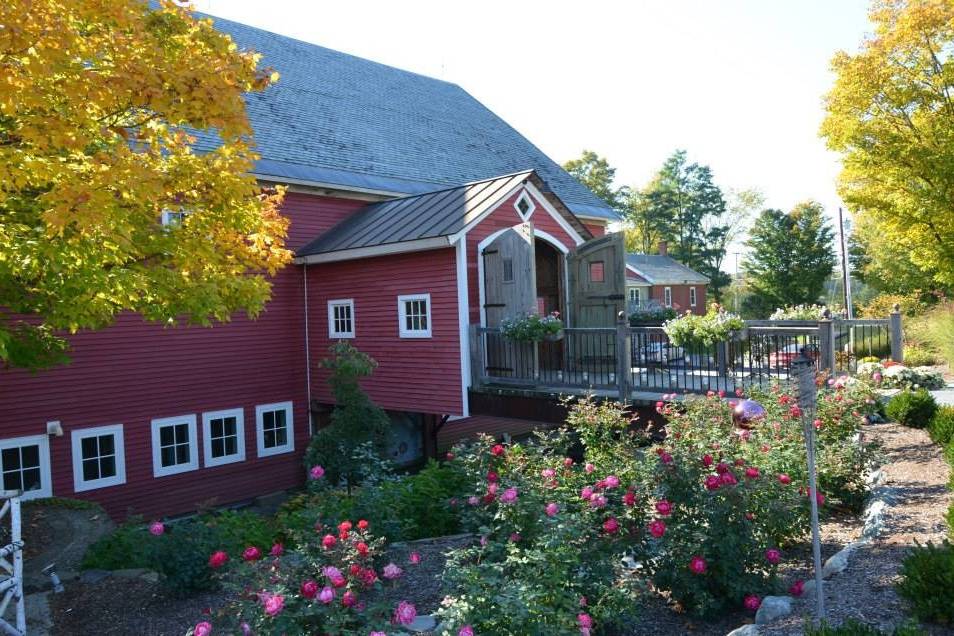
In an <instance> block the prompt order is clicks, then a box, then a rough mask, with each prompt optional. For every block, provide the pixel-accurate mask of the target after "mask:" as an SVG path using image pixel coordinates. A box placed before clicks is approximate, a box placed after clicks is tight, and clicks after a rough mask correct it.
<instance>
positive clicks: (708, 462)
mask: <svg viewBox="0 0 954 636" xmlns="http://www.w3.org/2000/svg"><path fill="white" fill-rule="evenodd" d="M702 465H703V466H705V467H706V468H708V467H709V466H712V455H710V454H709V453H706V454H705V455H703V456H702Z"/></svg>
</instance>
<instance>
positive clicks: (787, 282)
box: [743, 201, 835, 316]
mask: <svg viewBox="0 0 954 636" xmlns="http://www.w3.org/2000/svg"><path fill="white" fill-rule="evenodd" d="M832 238H833V233H832V229H831V227H830V226H829V225H828V223H827V221H826V219H825V215H824V211H823V208H822V206H821V204H819V203H815V202H813V201H806V202H804V203H799V204H798V205H796V206H795V208H794V209H793V210H792V211H791V212H789V213H788V214H786V213H784V212H782V211H781V210H775V209H767V210H763V211H762V213H761V214H760V215H759V216H758V218H757V219H756V220H755V224H754V225H753V226H752V231H751V235H750V237H749V240H748V242H747V243H746V245H747V246H748V247H749V248H750V250H751V251H750V252H749V254H748V255H747V257H746V259H745V261H744V262H743V270H744V272H745V275H746V281H747V283H748V286H749V289H750V291H751V296H749V297H748V298H747V299H746V302H747V304H748V306H747V308H746V309H747V312H748V313H753V314H755V315H763V316H768V314H770V313H771V312H772V311H773V310H774V309H776V308H778V307H785V306H786V305H801V304H810V303H815V302H817V301H818V300H819V297H820V296H821V294H822V291H823V290H824V288H825V281H827V280H828V277H829V276H831V273H832V271H833V269H834V266H835V255H834V252H833V251H832Z"/></svg>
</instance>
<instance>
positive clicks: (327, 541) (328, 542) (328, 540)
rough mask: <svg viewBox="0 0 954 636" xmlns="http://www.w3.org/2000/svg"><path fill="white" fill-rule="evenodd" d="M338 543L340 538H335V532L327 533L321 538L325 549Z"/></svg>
mask: <svg viewBox="0 0 954 636" xmlns="http://www.w3.org/2000/svg"><path fill="white" fill-rule="evenodd" d="M336 543H338V540H337V539H335V535H333V534H326V535H325V536H324V537H322V539H321V545H322V547H323V548H324V549H325V550H330V549H331V548H333V547H335V544H336Z"/></svg>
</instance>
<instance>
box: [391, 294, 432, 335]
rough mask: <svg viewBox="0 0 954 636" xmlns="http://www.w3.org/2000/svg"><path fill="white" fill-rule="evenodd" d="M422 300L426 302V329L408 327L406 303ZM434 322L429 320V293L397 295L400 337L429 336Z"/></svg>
mask: <svg viewBox="0 0 954 636" xmlns="http://www.w3.org/2000/svg"><path fill="white" fill-rule="evenodd" d="M415 300H423V301H424V302H425V303H426V304H427V314H426V317H427V329H408V328H407V327H406V325H407V303H409V302H412V301H415ZM433 327H434V323H433V322H432V321H431V295H430V294H406V295H404V296H398V332H399V334H400V336H401V337H402V338H430V337H431V334H432V329H433Z"/></svg>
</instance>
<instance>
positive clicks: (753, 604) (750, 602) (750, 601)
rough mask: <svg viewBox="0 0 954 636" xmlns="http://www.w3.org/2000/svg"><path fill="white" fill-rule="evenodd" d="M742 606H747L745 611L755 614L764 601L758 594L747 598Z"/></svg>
mask: <svg viewBox="0 0 954 636" xmlns="http://www.w3.org/2000/svg"><path fill="white" fill-rule="evenodd" d="M742 604H743V605H744V606H745V609H747V610H749V611H750V612H754V611H755V610H757V609H758V608H759V607H760V606H761V605H762V599H760V598H759V597H758V595H757V594H749V595H748V596H746V597H745V600H744V601H742Z"/></svg>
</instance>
